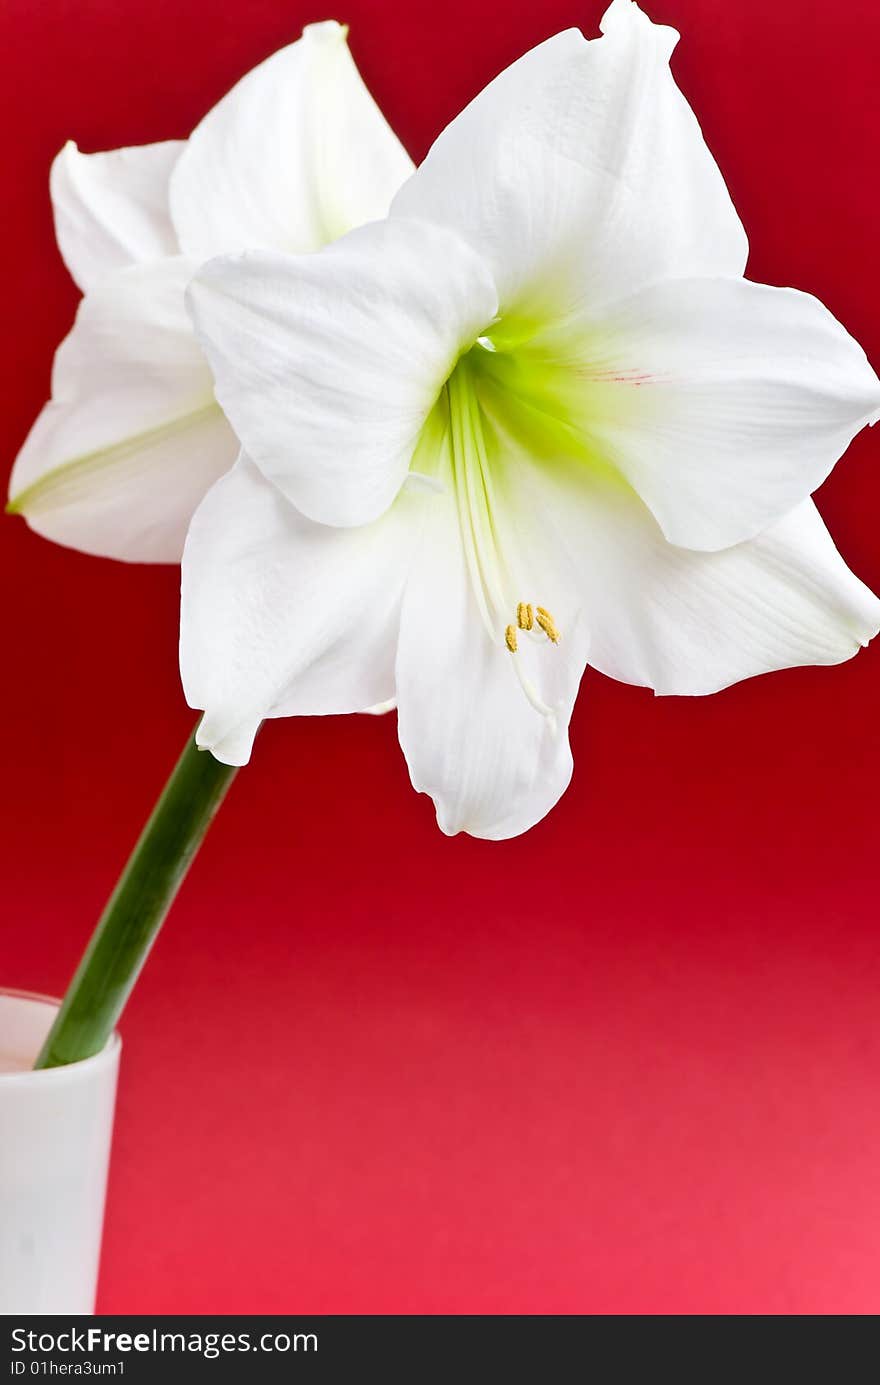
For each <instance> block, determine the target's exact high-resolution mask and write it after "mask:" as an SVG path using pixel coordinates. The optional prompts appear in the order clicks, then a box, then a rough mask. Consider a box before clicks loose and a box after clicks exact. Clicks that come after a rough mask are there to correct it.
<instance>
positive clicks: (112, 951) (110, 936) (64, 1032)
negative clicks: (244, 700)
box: [35, 736, 236, 1068]
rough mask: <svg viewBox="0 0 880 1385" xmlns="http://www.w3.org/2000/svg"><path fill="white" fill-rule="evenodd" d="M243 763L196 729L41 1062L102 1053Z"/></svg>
mask: <svg viewBox="0 0 880 1385" xmlns="http://www.w3.org/2000/svg"><path fill="white" fill-rule="evenodd" d="M235 773H236V771H235V769H234V768H233V767H231V766H229V765H224V764H221V763H220V762H219V761H218V760H215V759H214V757H213V755H210V754H208V753H206V752H204V751H201V750H198V749H197V747H196V743H195V737H194V736H190V737H189V739H188V741H187V743H186V745H185V747H184V750H183V753H182V755H181V756H180V759H179V760H178V762H177V764H176V765H175V767H174V770H173V771H172V773H171V776H170V778H169V779H168V782H167V784H166V785H165V788H164V789H163V791H162V794H161V797H160V798H159V801H158V802H157V804H156V806H155V808H154V809H153V812H152V814H151V816H150V818H149V820H148V822H147V824H146V826H145V827H144V830H143V832H142V833H141V835H140V838H139V840H138V842H137V845H136V846H135V848H134V851H133V852H132V854H131V856H130V857H129V860H128V864H127V865H126V867H125V870H124V871H123V873H122V875H121V876H120V878H119V881H118V883H117V885H116V888H115V890H114V891H113V894H112V895H111V896H110V899H109V901H108V903H107V906H106V908H105V909H104V912H103V914H102V915H101V918H100V919H99V921H98V924H97V927H96V928H95V931H94V933H93V934H92V937H91V939H90V941H89V944H88V946H87V948H86V950H85V953H84V954H83V958H82V961H81V962H80V964H79V967H78V968H77V970H76V973H75V975H74V977H73V980H72V981H71V983H70V986H69V987H68V990H67V993H66V995H65V997H64V1001H63V1004H62V1006H61V1009H60V1010H59V1012H58V1015H57V1016H56V1019H55V1023H54V1024H53V1026H52V1029H51V1030H50V1032H49V1035H48V1037H47V1039H46V1042H45V1044H44V1045H43V1048H42V1051H41V1052H40V1055H39V1057H38V1058H37V1061H36V1064H35V1067H37V1068H54V1067H61V1066H63V1065H64V1064H65V1063H75V1062H78V1061H79V1060H80V1059H83V1058H89V1057H91V1056H92V1054H95V1053H99V1052H100V1051H101V1049H102V1048H103V1047H104V1045H105V1043H106V1042H107V1040H108V1038H109V1037H110V1035H111V1034H112V1033H113V1030H114V1028H115V1026H116V1023H117V1021H118V1019H119V1016H120V1014H121V1013H122V1010H123V1008H124V1006H125V1003H126V1001H127V1000H128V997H129V995H130V994H131V990H132V988H133V986H134V984H135V982H136V981H137V979H138V976H139V975H140V972H141V968H142V967H143V965H144V962H145V961H146V959H147V955H148V954H149V951H150V948H151V947H152V945H153V943H154V941H155V939H156V935H157V934H158V932H159V929H160V928H161V926H162V923H163V921H164V919H165V916H166V914H167V913H168V910H169V909H170V908H171V905H172V904H173V903H174V900H175V898H176V895H177V892H178V890H179V889H180V886H181V884H182V883H183V879H184V876H185V875H186V873H187V871H188V870H189V867H190V865H191V864H192V861H193V858H194V857H195V854H196V852H197V851H198V849H199V847H200V846H201V844H202V840H203V838H204V836H205V833H206V832H207V830H208V828H209V827H210V825H211V822H212V820H213V818H214V814H215V813H216V812H217V810H218V808H219V807H220V804H221V803H222V802H223V799H224V797H225V795H226V791H227V789H228V788H229V786H230V784H231V782H232V780H233V778H234V776H235Z"/></svg>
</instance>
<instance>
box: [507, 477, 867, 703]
mask: <svg viewBox="0 0 880 1385" xmlns="http://www.w3.org/2000/svg"><path fill="white" fill-rule="evenodd" d="M518 482H519V484H520V485H521V486H522V501H523V503H524V504H532V505H537V504H540V505H541V507H542V512H543V515H544V518H545V521H546V523H547V524H548V525H552V526H555V528H556V531H557V535H558V543H559V546H560V547H561V548H565V549H566V550H567V551H568V553H569V555H570V559H571V561H572V563H577V564H579V568H580V576H579V587H580V593H581V598H582V600H583V603H584V609H585V611H586V613H587V619H588V620H589V622H590V627H591V631H592V643H591V647H590V663H591V664H593V665H594V666H595V667H596V668H598V669H600V670H601V671H602V672H603V673H606V674H608V675H609V676H610V677H612V678H618V679H620V680H621V681H622V682H626V683H636V684H641V685H645V686H647V687H651V688H653V689H654V690H655V691H656V692H658V693H678V694H705V693H712V692H717V691H718V690H719V689H720V688H724V687H727V686H728V685H729V684H731V683H736V682H739V681H740V680H741V679H743V678H751V677H753V676H754V675H756V674H761V673H769V672H771V671H773V670H775V669H782V668H792V667H797V666H799V665H811V664H837V663H841V662H843V661H844V660H845V659H849V658H851V657H852V655H853V654H855V653H857V652H858V650H859V649H860V648H861V647H862V646H863V645H865V644H867V643H868V641H869V640H870V639H871V638H873V636H874V635H875V634H876V633H877V631H878V628H880V601H878V599H877V598H876V597H875V596H874V595H873V593H871V592H870V591H869V590H868V588H867V587H866V586H864V584H863V583H862V582H860V581H859V580H858V578H857V577H855V576H854V575H853V574H852V573H851V572H850V571H849V569H848V568H847V566H846V564H845V563H844V561H843V559H842V558H841V557H840V555H839V554H838V552H837V550H836V549H835V547H834V544H833V543H832V541H831V538H830V536H829V534H828V531H827V530H826V528H825V526H824V524H823V523H822V520H821V518H820V517H819V513H818V511H817V510H816V507H815V506H814V504H813V502H812V501H811V500H806V501H804V502H802V503H801V504H800V505H799V506H797V508H796V509H795V510H793V511H792V512H791V513H790V514H788V515H786V516H785V517H784V518H783V519H781V520H780V521H779V522H778V523H776V524H775V525H774V526H773V527H772V528H770V529H768V530H767V532H766V533H764V534H761V535H760V536H759V537H757V538H755V539H752V540H750V541H749V542H746V543H741V544H737V545H736V546H735V547H732V548H728V549H724V550H722V551H720V552H714V553H701V552H693V551H690V550H688V549H684V548H676V547H674V546H673V545H672V544H670V543H668V542H667V540H666V539H665V538H664V537H663V534H662V532H661V530H660V528H659V526H658V525H657V523H656V521H655V520H654V519H653V517H652V515H651V513H650V511H649V510H648V509H647V508H646V507H645V506H644V505H643V504H642V503H641V502H640V501H639V499H638V497H637V496H636V495H634V494H633V492H632V491H630V490H629V489H628V488H627V487H626V486H625V485H623V484H622V483H621V482H620V481H617V480H615V478H614V477H613V476H609V475H603V474H602V473H596V474H594V475H592V476H587V477H585V475H584V473H583V471H582V470H581V469H580V468H579V467H577V466H576V465H572V464H570V463H560V464H559V465H558V466H557V467H556V468H554V469H551V468H548V467H546V466H544V467H540V468H538V467H534V466H532V467H529V464H528V463H527V462H525V461H523V463H522V465H521V466H520V468H519V469H518Z"/></svg>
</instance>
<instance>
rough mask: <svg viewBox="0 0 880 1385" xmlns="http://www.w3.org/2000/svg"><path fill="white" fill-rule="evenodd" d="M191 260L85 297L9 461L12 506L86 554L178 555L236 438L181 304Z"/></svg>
mask: <svg viewBox="0 0 880 1385" xmlns="http://www.w3.org/2000/svg"><path fill="white" fill-rule="evenodd" d="M192 268H193V267H192V265H191V264H189V263H188V262H186V261H184V260H179V259H177V260H164V261H157V262H156V263H154V264H151V265H133V266H131V267H130V268H128V269H121V270H117V271H116V272H115V273H114V274H112V275H109V276H108V277H107V278H105V279H104V280H102V282H101V283H100V284H99V285H98V287H97V288H95V289H93V290H92V291H91V292H90V293H89V294H87V295H86V297H85V298H84V299H83V301H82V303H81V304H80V308H79V312H78V314H77V319H76V322H75V324H74V327H73V330H72V331H71V333H70V335H69V336H68V337H67V338H66V340H65V341H64V342H62V344H61V346H60V347H59V349H58V352H57V354H56V357H55V366H54V370H53V373H52V400H51V402H50V403H49V404H47V405H46V407H45V408H44V409H43V411H42V413H41V414H40V416H39V418H38V419H37V421H36V423H35V424H34V426H33V428H32V429H31V432H30V434H29V436H28V437H27V439H26V441H25V443H24V446H23V447H22V449H21V452H20V453H19V455H18V458H17V460H16V463H15V467H14V468H13V472H12V477H11V480H10V508H11V509H12V511H13V512H15V513H19V514H23V515H24V516H25V518H26V519H27V521H28V523H29V524H30V526H31V528H33V529H35V530H36V531H37V533H40V534H43V535H45V536H46V537H47V538H51V539H54V540H55V541H56V542H57V543H62V544H66V545H68V546H69V547H71V548H79V549H81V550H82V551H83V552H86V553H96V554H101V555H103V556H105V557H111V558H124V559H128V560H130V561H140V562H177V561H178V560H179V558H180V554H181V552H182V549H183V540H184V537H185V535H186V527H187V524H188V523H189V520H190V516H191V515H192V512H193V510H194V509H195V507H196V505H197V504H198V503H199V501H200V500H201V498H202V496H203V495H204V493H205V491H206V490H207V489H208V487H209V486H210V485H211V484H212V482H213V481H215V480H216V479H217V477H218V476H220V475H222V474H223V472H224V471H226V470H227V469H228V467H230V466H231V465H232V463H233V461H234V460H235V456H236V452H237V450H238V445H237V443H236V440H235V438H234V435H233V433H232V430H231V429H230V427H229V425H228V423H227V422H226V420H225V418H224V417H223V415H222V413H221V412H220V409H219V408H218V406H217V405H216V403H215V402H214V398H213V385H212V380H211V373H210V371H209V369H208V365H207V362H206V361H205V359H204V357H203V355H202V353H201V351H200V350H199V346H198V343H197V342H196V339H195V337H194V335H193V332H192V328H191V326H190V323H189V319H188V318H187V315H186V311H185V309H184V303H183V293H184V288H185V286H186V283H187V279H188V278H189V275H190V274H191V273H192Z"/></svg>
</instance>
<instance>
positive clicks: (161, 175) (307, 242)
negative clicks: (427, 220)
mask: <svg viewBox="0 0 880 1385" xmlns="http://www.w3.org/2000/svg"><path fill="white" fill-rule="evenodd" d="M346 33H347V30H346V29H345V28H343V27H342V26H341V25H339V24H335V23H325V24H314V25H311V26H309V27H308V28H307V29H305V30H304V32H303V36H302V38H301V39H299V40H298V42H296V43H293V44H291V45H290V46H289V47H287V48H283V49H281V50H280V52H277V53H275V54H273V56H272V57H271V58H269V59H267V61H266V62H264V63H262V64H261V65H260V66H259V67H257V68H255V69H254V70H253V71H252V72H249V73H248V74H247V76H245V77H244V78H243V79H242V80H241V81H240V82H239V83H238V84H237V85H236V86H235V87H234V88H233V89H232V91H230V92H229V93H228V95H227V96H225V97H224V98H223V100H222V101H221V102H220V103H219V104H218V105H217V106H215V107H214V109H213V110H212V111H211V112H210V113H209V114H208V115H207V116H206V117H205V119H204V120H203V121H202V122H201V124H200V125H198V126H197V127H196V129H195V131H194V132H193V134H192V135H191V136H190V138H189V139H188V140H185V141H183V140H170V141H167V142H165V143H162V144H151V145H145V146H143V147H140V148H133V149H117V150H114V151H112V152H110V153H105V154H91V155H83V154H80V153H79V151H78V149H77V147H76V145H75V144H67V145H66V146H65V148H64V149H62V151H61V153H60V154H59V155H58V157H57V158H56V160H55V162H54V164H53V167H52V174H51V179H50V187H51V192H52V202H53V206H54V212H55V225H56V233H57V237H58V244H59V246H60V249H61V253H62V255H63V257H64V260H65V262H66V264H67V267H68V269H69V270H70V272H71V274H72V276H73V278H74V279H75V281H76V283H77V284H78V286H79V287H80V288H81V289H82V290H83V291H84V293H85V298H84V299H83V301H82V303H81V304H80V308H79V312H78V314H77V319H76V323H75V325H74V327H73V330H72V331H71V333H70V335H69V336H68V337H67V339H66V340H65V341H64V342H63V343H62V345H61V347H60V348H59V350H58V353H57V355H56V358H55V366H54V370H53V375H52V399H51V402H50V403H49V404H47V405H46V407H45V408H44V410H43V411H42V413H41V414H40V416H39V418H38V419H37V421H36V423H35V424H34V427H33V429H32V430H31V432H30V435H29V436H28V438H27V440H26V441H25V444H24V446H23V448H22V450H21V452H20V454H19V456H18V459H17V461H16V463H15V467H14V470H13V472H12V477H11V481H10V504H9V509H10V510H11V511H13V512H14V513H20V514H23V515H24V516H25V518H26V519H27V521H28V523H29V524H30V525H31V527H32V528H33V529H35V530H36V531H37V532H38V533H40V534H43V535H45V536H46V537H47V538H51V539H54V540H56V541H57V542H58V543H63V544H67V545H69V546H70V547H73V548H79V549H83V550H84V551H85V552H87V553H98V554H103V555H105V556H107V557H113V558H124V559H129V560H135V559H136V560H141V561H146V562H177V561H178V560H179V559H180V555H181V551H182V548H183V540H184V536H185V534H186V529H187V525H188V524H189V520H190V517H191V515H192V512H193V510H194V509H195V507H196V505H197V504H198V502H199V501H200V500H201V498H202V496H203V495H204V494H205V491H206V490H207V489H208V487H209V486H210V485H211V483H212V482H213V481H215V480H216V479H217V477H218V476H221V475H222V474H223V473H224V472H225V471H227V470H228V468H229V467H230V466H231V465H232V463H233V462H234V460H235V457H236V454H237V452H238V443H237V441H236V439H235V436H234V434H233V432H232V429H231V428H230V427H229V424H228V423H227V421H226V419H225V418H224V417H223V414H222V413H221V411H220V409H219V408H218V406H217V404H216V402H215V400H214V390H213V380H212V378H211V372H210V370H209V368H208V365H207V363H206V361H205V358H204V356H203V354H202V352H201V350H200V349H199V346H198V343H197V342H196V339H195V336H194V335H193V331H192V326H191V324H190V321H189V318H188V316H187V314H186V310H185V308H184V297H183V295H184V290H185V288H186V284H187V282H188V281H189V278H190V277H191V275H192V273H193V272H194V270H195V269H196V268H197V267H198V266H199V265H200V264H201V263H203V262H204V261H205V260H206V259H208V258H209V257H210V256H212V255H217V254H220V253H222V252H223V251H230V250H241V249H244V248H246V247H249V246H250V247H259V248H263V249H273V250H276V251H290V252H296V253H299V252H303V253H305V252H309V251H314V250H317V249H319V248H320V247H321V246H324V245H326V244H327V243H328V242H329V241H332V240H334V239H335V238H336V237H337V236H340V235H343V234H344V233H345V232H346V231H350V230H351V229H352V227H354V226H359V225H361V224H362V223H363V222H365V221H371V220H374V219H375V218H376V217H380V216H384V215H385V213H386V212H387V210H388V205H389V203H390V201H391V198H392V196H393V194H394V193H395V192H396V191H397V189H398V188H399V187H400V185H401V183H402V182H403V180H404V179H405V178H406V177H407V176H408V175H409V173H411V171H412V163H411V162H410V160H409V158H408V156H407V154H406V153H405V152H404V150H403V148H402V146H401V145H400V143H399V142H398V140H397V138H396V136H395V135H394V134H393V133H392V132H391V130H390V129H389V127H388V125H387V124H386V122H385V120H384V118H383V116H382V114H381V112H380V111H379V109H378V107H377V106H376V104H375V102H374V101H373V99H372V97H371V96H370V94H369V92H368V91H367V89H366V87H365V86H364V83H363V81H362V80H361V77H360V75H359V73H358V71H357V68H356V67H355V65H354V63H353V61H352V58H351V54H350V52H349V49H348V44H347V42H346Z"/></svg>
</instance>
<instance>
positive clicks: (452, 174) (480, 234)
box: [392, 0, 747, 315]
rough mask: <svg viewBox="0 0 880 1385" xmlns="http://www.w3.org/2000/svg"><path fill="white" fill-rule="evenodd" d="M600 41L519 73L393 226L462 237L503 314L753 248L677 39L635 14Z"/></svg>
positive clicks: (460, 136)
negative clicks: (414, 221)
mask: <svg viewBox="0 0 880 1385" xmlns="http://www.w3.org/2000/svg"><path fill="white" fill-rule="evenodd" d="M602 29H603V34H604V37H602V38H600V39H596V40H593V41H591V42H587V41H586V40H585V39H584V38H583V36H582V35H581V34H580V33H579V32H578V31H577V30H574V29H570V30H567V31H566V32H564V33H561V34H557V35H556V37H555V38H552V39H548V40H547V42H546V43H543V44H541V45H540V46H539V47H538V48H535V49H533V50H532V51H531V52H530V53H527V54H526V55H525V57H523V58H521V59H520V60H519V61H518V62H516V63H514V64H513V65H512V66H511V67H509V68H508V69H507V70H506V71H505V72H503V73H502V74H501V76H500V77H498V78H496V79H495V81H494V82H492V83H491V84H490V85H489V86H488V87H487V88H486V90H485V91H483V92H482V93H481V94H480V95H479V96H478V97H477V98H476V99H475V100H474V101H473V102H472V103H471V104H470V105H469V106H468V107H467V108H466V110H464V111H463V112H462V114H461V115H459V116H458V117H457V118H456V119H455V120H454V121H453V122H452V124H451V125H449V126H448V128H447V129H446V130H445V131H444V133H443V134H442V135H441V136H440V138H439V139H438V140H437V142H436V143H435V144H434V146H433V148H432V149H431V151H430V153H429V154H428V157H427V159H426V160H425V162H424V163H423V164H422V165H421V167H420V168H419V170H418V172H417V173H416V174H415V175H414V177H413V178H412V179H410V181H409V182H408V183H406V184H405V185H404V187H403V189H402V190H401V192H400V193H399V194H398V196H397V197H396V198H395V200H394V204H393V207H392V213H393V214H394V215H404V216H414V217H419V216H423V217H427V218H429V219H431V220H435V221H438V222H441V223H442V224H444V225H447V226H450V227H451V228H453V229H455V230H457V231H459V232H460V233H461V234H462V235H464V236H465V237H467V238H468V239H469V240H470V241H471V243H472V244H473V245H474V246H475V247H476V248H477V249H479V250H480V252H481V253H482V254H484V255H485V256H486V257H487V258H488V260H489V262H490V263H491V265H492V268H493V272H494V274H495V279H496V283H497V284H498V290H499V297H500V300H501V307H502V311H503V312H504V313H508V312H509V311H510V310H511V309H517V310H519V311H520V312H522V313H523V314H525V315H529V314H530V313H537V314H539V315H540V314H541V313H542V312H546V311H547V305H548V302H549V303H551V304H552V305H553V310H554V311H557V312H558V311H560V310H564V309H566V308H570V307H575V306H576V305H577V304H578V302H580V301H581V300H587V301H589V302H591V303H594V304H595V303H596V302H599V301H602V300H603V299H606V298H610V297H615V296H619V295H620V294H623V293H628V292H631V291H632V290H633V289H635V288H637V287H639V286H640V285H641V284H644V283H649V282H651V281H653V280H656V279H659V278H664V277H668V276H677V275H697V274H731V275H734V274H741V273H742V271H743V269H744V267H745V260H746V254H747V242H746V238H745V233H744V231H743V229H742V226H741V225H740V222H739V219H738V217H737V215H736V212H735V211H734V209H733V206H732V204H731V201H730V197H729V195H728V193H727V189H726V187H725V184H724V180H723V179H722V177H721V174H720V172H719V171H718V168H717V166H716V164H715V162H714V160H713V158H712V156H711V154H710V153H709V151H708V149H707V148H706V145H705V143H704V142H703V137H702V134H701V132H700V129H699V126H698V124H697V122H696V120H695V118H694V115H693V113H692V111H691V110H690V107H689V106H688V104H687V102H686V101H685V100H684V97H683V96H682V95H681V93H680V91H679V90H678V88H677V87H676V85H675V83H674V81H673V79H672V76H671V74H670V71H669V65H668V64H669V55H670V53H671V51H672V48H673V47H674V44H675V42H676V40H677V37H678V35H677V34H676V33H675V31H674V30H672V29H667V28H663V27H660V26H655V25H653V24H651V23H650V21H649V20H648V19H646V17H645V16H644V15H643V14H642V12H641V11H640V10H639V9H638V7H637V6H636V5H634V4H632V3H630V0H614V3H613V4H612V5H611V7H610V9H609V10H608V12H607V14H606V15H605V18H604V19H603V21H602Z"/></svg>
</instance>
